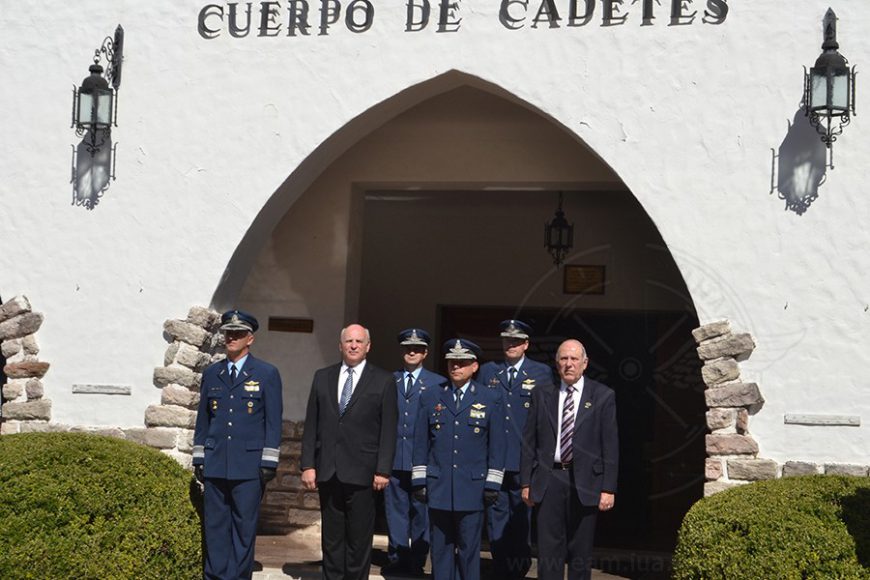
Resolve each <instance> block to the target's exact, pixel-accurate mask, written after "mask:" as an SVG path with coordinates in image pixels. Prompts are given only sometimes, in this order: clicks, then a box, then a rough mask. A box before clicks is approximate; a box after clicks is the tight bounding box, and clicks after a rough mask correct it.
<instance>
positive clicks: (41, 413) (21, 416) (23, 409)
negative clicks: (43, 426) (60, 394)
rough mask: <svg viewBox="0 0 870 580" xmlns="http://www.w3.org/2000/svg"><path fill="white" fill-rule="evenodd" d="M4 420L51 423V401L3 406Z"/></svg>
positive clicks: (41, 400)
mask: <svg viewBox="0 0 870 580" xmlns="http://www.w3.org/2000/svg"><path fill="white" fill-rule="evenodd" d="M3 418H4V419H7V420H8V419H12V420H18V421H49V420H51V401H49V400H48V399H40V400H38V401H27V402H23V403H14V402H13V403H6V404H4V405H3Z"/></svg>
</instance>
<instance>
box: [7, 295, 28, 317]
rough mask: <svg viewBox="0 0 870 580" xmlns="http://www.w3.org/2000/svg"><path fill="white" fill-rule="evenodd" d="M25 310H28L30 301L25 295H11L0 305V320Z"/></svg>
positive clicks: (22, 312)
mask: <svg viewBox="0 0 870 580" xmlns="http://www.w3.org/2000/svg"><path fill="white" fill-rule="evenodd" d="M26 312H30V301H29V300H28V299H27V297H26V296H13V297H12V298H10V299H9V300H7V301H6V302H4V303H3V305H2V306H0V322H3V321H5V320H9V319H10V318H12V317H14V316H18V315H19V314H24V313H26Z"/></svg>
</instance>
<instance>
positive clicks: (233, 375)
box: [230, 364, 239, 383]
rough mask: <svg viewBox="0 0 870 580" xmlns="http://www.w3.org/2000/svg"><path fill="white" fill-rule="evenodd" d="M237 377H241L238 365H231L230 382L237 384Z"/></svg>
mask: <svg viewBox="0 0 870 580" xmlns="http://www.w3.org/2000/svg"><path fill="white" fill-rule="evenodd" d="M237 376H239V373H238V371H237V370H236V365H234V364H231V365H230V382H231V383H235V382H236V377H237Z"/></svg>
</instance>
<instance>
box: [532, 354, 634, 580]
mask: <svg viewBox="0 0 870 580" xmlns="http://www.w3.org/2000/svg"><path fill="white" fill-rule="evenodd" d="M588 364H589V359H588V358H587V356H586V349H585V348H584V347H583V345H582V344H581V343H580V342H579V341H577V340H566V341H565V342H563V343H562V344H561V345H560V346H559V349H558V351H556V367H557V370H558V372H559V377H560V378H561V381H560V385H559V386H558V387H556V386H549V387H545V388H536V389H535V390H534V391H533V392H532V400H531V408H530V409H529V416H528V419H527V420H526V426H525V429H524V431H523V449H522V456H521V458H520V485H521V487H522V495H523V501H525V502H526V504H527V505H529V506H536V507H537V518H538V519H537V523H538V578H539V579H540V580H562V579H563V578H564V573H565V572H564V570H565V565H566V564H567V565H568V579H569V580H589V579H590V578H591V575H592V570H591V566H590V560H591V555H592V545H593V537H594V534H595V521H596V518H597V516H598V512H599V511H607V510H610V509H612V508H613V504H614V500H615V493H616V479H617V467H618V464H619V439H618V435H617V427H616V400H615V399H616V397H615V394H614V392H613V391H612V390H611V389H609V388H608V387H606V386H604V385H603V384H601V383H599V382H597V381H594V380H592V379H587V378H585V377H584V376H583V372H584V371H585V370H586V366H587V365H588Z"/></svg>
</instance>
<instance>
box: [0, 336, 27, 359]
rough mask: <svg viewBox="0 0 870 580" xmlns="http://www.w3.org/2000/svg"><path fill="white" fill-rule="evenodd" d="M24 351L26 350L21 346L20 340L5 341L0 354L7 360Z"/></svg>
mask: <svg viewBox="0 0 870 580" xmlns="http://www.w3.org/2000/svg"><path fill="white" fill-rule="evenodd" d="M23 349H24V347H23V346H21V339H20V338H14V339H12V340H4V341H3V344H0V354H2V355H3V358H5V359H8V358H11V357H13V356H15V355H16V354H18V353H19V352H22V351H23Z"/></svg>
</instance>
